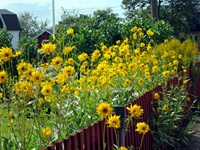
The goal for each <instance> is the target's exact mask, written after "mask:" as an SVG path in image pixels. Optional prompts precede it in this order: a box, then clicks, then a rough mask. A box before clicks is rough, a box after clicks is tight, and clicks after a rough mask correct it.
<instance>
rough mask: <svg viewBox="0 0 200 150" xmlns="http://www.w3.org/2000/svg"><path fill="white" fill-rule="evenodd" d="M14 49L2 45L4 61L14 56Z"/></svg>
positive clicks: (1, 53)
mask: <svg viewBox="0 0 200 150" xmlns="http://www.w3.org/2000/svg"><path fill="white" fill-rule="evenodd" d="M13 55H14V54H13V52H12V49H11V48H9V47H2V48H1V49H0V58H1V60H2V61H4V62H6V61H9V60H10V58H11V57H12V56H13Z"/></svg>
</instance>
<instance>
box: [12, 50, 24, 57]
mask: <svg viewBox="0 0 200 150" xmlns="http://www.w3.org/2000/svg"><path fill="white" fill-rule="evenodd" d="M21 54H22V51H16V52H15V55H13V57H17V56H19V55H21Z"/></svg>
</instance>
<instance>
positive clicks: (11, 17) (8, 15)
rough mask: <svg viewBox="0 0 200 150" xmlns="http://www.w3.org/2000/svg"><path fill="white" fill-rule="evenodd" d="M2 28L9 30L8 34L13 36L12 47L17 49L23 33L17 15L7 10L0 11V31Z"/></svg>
mask: <svg viewBox="0 0 200 150" xmlns="http://www.w3.org/2000/svg"><path fill="white" fill-rule="evenodd" d="M2 28H5V29H7V31H8V33H10V34H12V35H13V39H12V42H11V43H12V47H13V48H14V49H16V48H17V45H18V42H19V33H20V31H21V26H20V23H19V20H18V17H17V15H16V14H15V13H13V12H10V11H8V10H7V9H0V29H2Z"/></svg>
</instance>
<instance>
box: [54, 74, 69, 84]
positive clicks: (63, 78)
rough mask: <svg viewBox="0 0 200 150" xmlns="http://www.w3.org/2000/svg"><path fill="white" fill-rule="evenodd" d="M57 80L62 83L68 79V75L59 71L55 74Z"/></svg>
mask: <svg viewBox="0 0 200 150" xmlns="http://www.w3.org/2000/svg"><path fill="white" fill-rule="evenodd" d="M56 78H57V80H56V82H57V83H59V84H61V85H63V84H64V83H65V82H66V81H67V80H68V78H69V77H68V75H67V74H64V73H63V72H59V73H58V74H57V76H56Z"/></svg>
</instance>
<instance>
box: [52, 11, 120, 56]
mask: <svg viewBox="0 0 200 150" xmlns="http://www.w3.org/2000/svg"><path fill="white" fill-rule="evenodd" d="M61 18H62V20H61V22H60V24H59V25H58V26H57V28H56V29H57V36H58V34H63V33H66V30H67V29H68V28H70V27H71V28H73V29H74V35H73V38H72V39H71V40H70V44H73V45H76V47H77V49H78V52H88V53H90V52H92V51H93V50H95V49H96V47H95V45H98V44H100V43H101V42H104V43H105V44H106V45H108V46H109V45H113V44H115V42H116V40H120V39H121V35H120V18H119V17H118V15H117V14H115V13H113V12H112V10H111V9H110V8H108V9H104V10H96V11H94V12H93V14H92V15H83V14H78V13H77V11H75V10H74V11H71V12H68V11H66V10H64V13H63V15H62V16H61ZM63 29H64V30H63ZM63 31H64V32H63Z"/></svg>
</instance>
